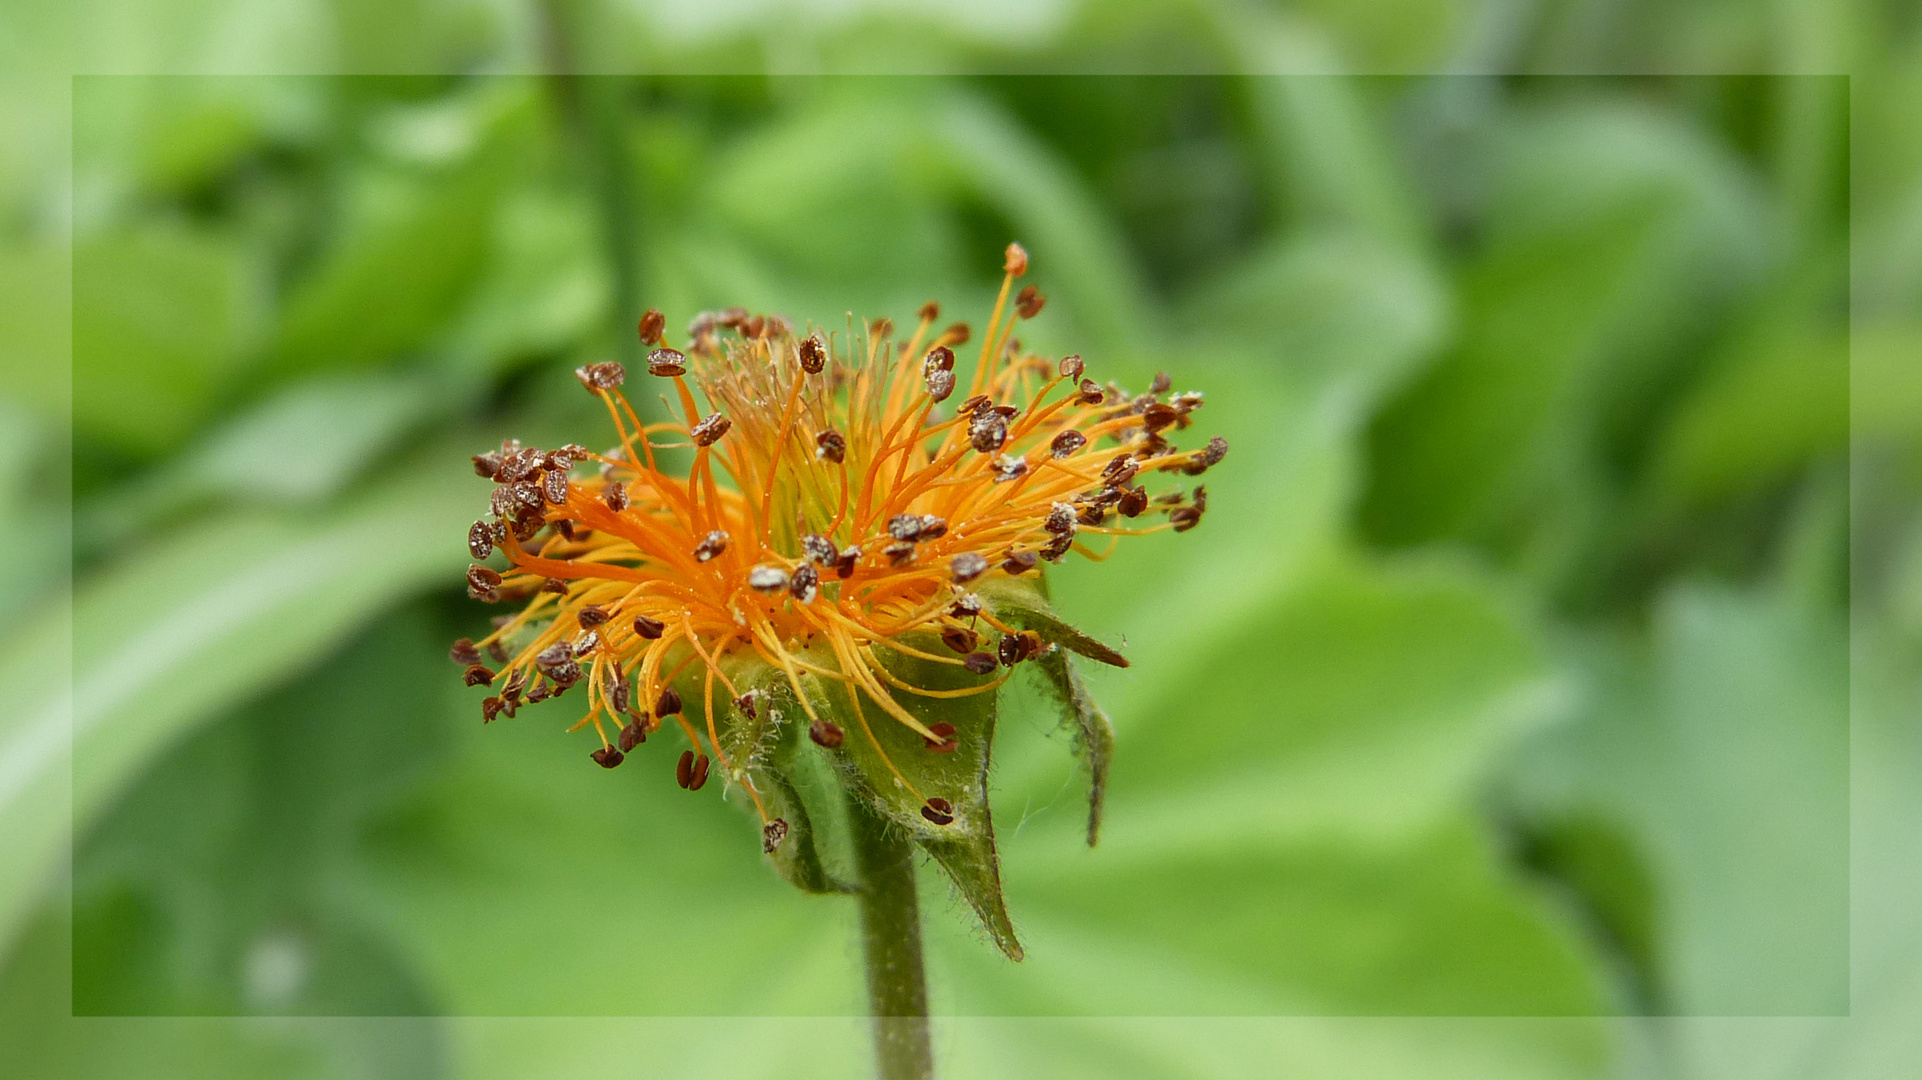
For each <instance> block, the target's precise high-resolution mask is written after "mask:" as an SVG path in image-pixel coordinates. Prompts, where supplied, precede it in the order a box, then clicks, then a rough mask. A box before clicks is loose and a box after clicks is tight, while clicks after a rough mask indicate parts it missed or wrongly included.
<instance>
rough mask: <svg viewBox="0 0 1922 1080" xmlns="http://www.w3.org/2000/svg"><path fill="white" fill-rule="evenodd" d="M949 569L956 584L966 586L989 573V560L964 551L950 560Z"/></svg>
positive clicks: (964, 650)
mask: <svg viewBox="0 0 1922 1080" xmlns="http://www.w3.org/2000/svg"><path fill="white" fill-rule="evenodd" d="M948 568H949V570H950V571H952V572H953V574H954V580H955V582H956V583H958V584H962V585H966V584H967V583H968V582H970V581H973V580H974V579H975V578H978V577H980V576H981V575H982V574H985V573H987V572H988V560H987V559H986V558H984V557H982V556H981V555H979V554H976V553H975V552H972V551H964V552H962V553H960V554H959V555H956V556H955V557H954V558H953V559H951V560H949V562H948ZM969 648H973V646H969ZM955 651H956V652H967V651H968V650H967V649H957V650H955Z"/></svg>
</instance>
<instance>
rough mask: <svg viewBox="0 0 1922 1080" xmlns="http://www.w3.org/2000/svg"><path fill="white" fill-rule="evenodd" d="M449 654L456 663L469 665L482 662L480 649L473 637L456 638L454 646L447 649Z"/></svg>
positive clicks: (464, 665)
mask: <svg viewBox="0 0 1922 1080" xmlns="http://www.w3.org/2000/svg"><path fill="white" fill-rule="evenodd" d="M447 656H448V658H449V659H451V660H452V661H454V663H456V664H459V665H461V666H462V667H468V666H470V665H473V664H478V663H480V659H481V654H480V649H479V648H477V647H476V646H475V645H474V639H473V638H455V639H454V647H453V648H451V649H449V650H447Z"/></svg>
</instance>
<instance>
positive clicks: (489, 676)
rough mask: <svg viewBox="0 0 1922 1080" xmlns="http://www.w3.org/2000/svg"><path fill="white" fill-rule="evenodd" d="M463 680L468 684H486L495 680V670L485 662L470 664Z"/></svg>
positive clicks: (462, 676) (463, 674) (462, 677)
mask: <svg viewBox="0 0 1922 1080" xmlns="http://www.w3.org/2000/svg"><path fill="white" fill-rule="evenodd" d="M461 680H462V681H463V682H464V683H466V684H467V685H468V686H486V685H488V684H489V683H491V682H493V681H494V672H493V670H492V669H491V668H489V667H488V666H487V665H485V664H469V665H467V670H466V671H465V672H463V673H462V675H461Z"/></svg>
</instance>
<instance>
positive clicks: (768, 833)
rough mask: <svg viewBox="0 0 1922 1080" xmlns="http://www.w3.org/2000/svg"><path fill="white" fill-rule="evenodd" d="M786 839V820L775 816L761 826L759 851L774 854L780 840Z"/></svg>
mask: <svg viewBox="0 0 1922 1080" xmlns="http://www.w3.org/2000/svg"><path fill="white" fill-rule="evenodd" d="M786 839H787V822H786V821H784V820H782V819H780V818H775V819H774V820H773V821H770V822H768V823H767V824H766V825H763V826H761V851H762V853H763V854H767V855H772V854H774V849H775V848H778V847H780V846H781V841H783V840H786Z"/></svg>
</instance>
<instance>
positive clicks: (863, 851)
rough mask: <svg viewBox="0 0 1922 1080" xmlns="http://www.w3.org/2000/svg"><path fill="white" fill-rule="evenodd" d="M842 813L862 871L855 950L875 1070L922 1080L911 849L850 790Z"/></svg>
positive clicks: (924, 989) (922, 1014)
mask: <svg viewBox="0 0 1922 1080" xmlns="http://www.w3.org/2000/svg"><path fill="white" fill-rule="evenodd" d="M848 818H849V820H850V822H851V825H852V828H851V832H852V833H853V836H854V852H855V860H856V862H857V863H858V869H859V871H860V874H861V891H860V900H861V946H862V949H861V951H862V955H863V958H864V960H865V965H866V968H867V978H868V1012H869V1013H870V1014H872V1015H873V1017H874V1057H875V1064H876V1069H877V1072H878V1073H879V1075H880V1077H881V1080H927V1078H929V1077H932V1076H933V1075H934V1052H933V1050H932V1049H931V1047H930V1045H929V1040H928V984H927V977H926V975H925V973H924V972H923V970H922V963H921V911H920V906H919V904H918V902H917V901H916V899H915V892H914V848H913V845H912V844H910V843H909V841H908V838H907V837H906V836H903V835H902V834H901V833H900V832H899V831H897V830H894V829H891V828H890V827H889V826H888V823H887V822H885V821H883V820H882V819H881V817H880V816H879V815H877V814H875V813H874V811H873V810H871V809H870V808H869V807H868V806H867V805H865V803H863V801H862V799H861V797H860V796H858V795H855V794H853V793H850V795H849V799H848Z"/></svg>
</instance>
